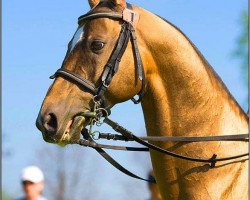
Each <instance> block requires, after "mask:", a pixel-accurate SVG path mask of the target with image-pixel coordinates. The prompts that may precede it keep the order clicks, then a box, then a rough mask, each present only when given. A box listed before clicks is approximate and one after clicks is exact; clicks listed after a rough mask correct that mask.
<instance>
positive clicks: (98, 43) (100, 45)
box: [90, 40, 104, 52]
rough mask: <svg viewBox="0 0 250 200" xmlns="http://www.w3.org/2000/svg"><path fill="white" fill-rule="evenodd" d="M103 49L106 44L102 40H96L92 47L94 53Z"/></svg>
mask: <svg viewBox="0 0 250 200" xmlns="http://www.w3.org/2000/svg"><path fill="white" fill-rule="evenodd" d="M103 47H104V42H102V41H100V40H94V41H93V42H92V43H91V45H90V48H91V50H92V51H94V52H96V51H99V50H101V49H102V48H103Z"/></svg>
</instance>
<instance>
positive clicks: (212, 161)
mask: <svg viewBox="0 0 250 200" xmlns="http://www.w3.org/2000/svg"><path fill="white" fill-rule="evenodd" d="M104 122H105V123H106V124H108V125H109V126H111V127H112V128H113V129H114V130H115V131H116V132H119V133H121V134H122V135H123V136H124V137H127V138H128V139H130V138H131V140H132V141H136V142H137V143H139V144H141V145H143V146H145V147H148V148H149V149H152V150H155V151H158V152H160V153H163V154H166V155H169V156H172V157H175V158H180V159H183V160H189V161H194V162H201V163H210V164H211V167H215V163H216V162H220V161H227V160H233V159H237V158H241V157H245V156H249V153H245V154H240V155H236V156H230V157H224V158H216V157H217V155H216V154H213V156H212V157H211V158H193V157H189V156H183V155H181V154H177V153H174V152H171V151H169V150H166V149H163V148H161V147H158V146H156V145H153V144H151V143H148V142H146V141H144V140H142V139H140V138H139V137H137V136H136V135H134V134H133V133H132V132H130V131H128V130H127V129H125V128H124V127H122V126H120V125H119V124H118V123H116V122H114V121H112V120H111V119H109V118H105V119H104ZM243 135H244V136H245V139H248V140H246V141H247V142H249V135H248V134H247V135H245V134H243ZM241 137H242V136H241ZM224 139H225V138H224ZM230 139H231V138H230ZM199 140H200V141H202V139H201V138H199ZM217 141H218V140H217ZM237 141H238V140H237ZM183 142H184V141H183Z"/></svg>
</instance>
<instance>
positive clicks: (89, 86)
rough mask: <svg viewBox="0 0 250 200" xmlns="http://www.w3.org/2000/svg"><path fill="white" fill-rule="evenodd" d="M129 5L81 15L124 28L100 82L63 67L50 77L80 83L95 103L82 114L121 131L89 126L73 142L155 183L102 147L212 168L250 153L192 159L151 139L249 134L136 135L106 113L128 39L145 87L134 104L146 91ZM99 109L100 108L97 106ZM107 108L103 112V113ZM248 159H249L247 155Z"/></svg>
mask: <svg viewBox="0 0 250 200" xmlns="http://www.w3.org/2000/svg"><path fill="white" fill-rule="evenodd" d="M127 7H128V8H125V9H124V11H123V13H115V12H93V9H92V10H91V11H90V12H88V13H87V14H85V15H82V16H80V17H79V18H78V24H79V25H80V24H81V23H82V22H85V21H87V20H92V19H96V18H110V19H114V20H119V21H122V22H123V23H122V25H121V31H120V33H119V37H118V39H117V42H116V45H115V47H114V49H113V51H112V53H111V55H110V57H109V59H108V61H107V63H106V65H105V66H104V70H103V72H102V74H101V77H100V79H99V80H100V84H98V86H96V85H97V83H96V84H95V83H92V82H91V81H89V80H87V79H84V78H83V77H81V76H79V75H78V74H75V73H73V72H71V71H69V70H67V69H64V68H60V69H58V70H57V71H56V72H55V74H54V75H52V76H51V77H50V78H51V79H54V78H56V77H62V78H64V79H66V80H68V81H70V82H72V83H75V84H77V85H78V86H79V87H81V88H82V89H83V90H85V91H87V92H89V93H91V94H92V95H93V96H94V98H93V101H94V103H95V106H94V109H93V111H92V112H84V113H82V114H81V115H82V116H84V117H89V118H90V119H91V128H90V129H92V125H93V124H94V123H96V124H100V118H101V117H104V120H103V122H104V123H106V124H108V125H109V126H111V127H112V128H113V129H114V130H115V131H116V132H118V133H119V134H111V133H100V132H98V131H96V132H91V131H89V130H87V129H86V128H85V129H83V131H82V135H83V139H80V140H78V141H72V144H79V145H82V146H85V147H91V148H93V149H95V150H96V151H97V152H98V153H99V154H100V155H101V156H103V157H104V158H105V159H106V160H107V161H108V162H109V163H111V164H112V165H113V166H114V167H115V168H117V169H118V170H120V171H121V172H123V173H125V174H127V175H128V176H131V177H133V178H136V179H141V180H144V181H147V182H151V183H156V181H155V179H154V178H151V179H144V178H141V177H139V176H137V175H135V174H134V173H132V172H130V171H128V170H127V169H125V168H124V167H122V166H121V165H120V164H119V163H118V162H116V161H115V160H114V159H113V158H112V157H111V156H110V155H109V154H107V153H106V152H105V151H104V150H103V149H112V150H124V151H137V152H142V151H149V150H155V151H158V152H160V153H163V154H166V155H169V156H172V157H175V158H179V159H184V160H189V161H193V162H200V163H208V164H210V167H215V164H216V163H217V162H220V161H227V160H234V159H237V158H242V157H246V156H249V153H245V154H240V155H236V156H231V157H223V158H217V155H216V154H213V155H212V156H211V158H192V157H188V156H183V155H181V154H177V153H174V152H172V151H169V150H166V149H163V148H160V147H159V146H156V145H153V144H152V143H149V142H148V141H158V142H185V143H190V142H209V141H241V142H249V134H239V135H219V136H201V137H198V136H194V137H174V136H166V137H137V136H136V135H134V134H133V133H132V132H130V131H128V130H127V129H125V128H124V127H122V126H120V125H119V124H118V123H116V122H114V121H112V120H111V119H109V118H108V117H107V116H108V115H109V114H110V110H109V108H108V107H105V98H104V93H105V91H106V90H107V88H108V86H109V85H110V83H111V81H112V78H113V77H114V75H115V74H116V72H117V71H118V68H119V63H120V60H121V58H122V56H123V54H124V52H125V50H126V47H127V45H128V42H129V40H130V41H131V43H132V48H133V53H134V58H135V61H136V62H135V68H136V72H137V77H136V78H138V79H139V80H140V81H141V83H142V88H141V90H140V92H139V93H138V97H139V98H138V99H137V100H136V99H135V98H134V97H133V98H132V99H131V100H132V101H133V102H134V103H135V104H138V103H140V101H141V99H142V97H143V94H144V91H145V75H144V68H143V63H142V60H141V56H140V52H139V48H138V45H137V42H136V35H135V29H134V27H133V24H134V22H135V20H136V18H138V16H137V15H138V14H137V13H135V12H134V11H133V10H132V6H131V5H130V4H127ZM97 108H99V109H97ZM100 110H101V111H104V112H100ZM99 139H107V140H120V141H127V142H129V141H135V142H137V143H139V144H141V145H143V146H144V147H127V146H114V145H105V144H99V143H96V141H95V140H99ZM246 159H248V158H246Z"/></svg>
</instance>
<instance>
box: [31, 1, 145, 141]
mask: <svg viewBox="0 0 250 200" xmlns="http://www.w3.org/2000/svg"><path fill="white" fill-rule="evenodd" d="M89 4H90V6H91V8H92V9H91V10H90V11H89V12H88V13H87V14H86V15H83V16H82V17H80V18H79V21H78V22H79V26H78V29H77V31H76V33H75V34H74V36H73V38H72V40H71V41H70V42H69V44H68V51H67V53H66V56H65V58H64V61H63V63H62V67H61V69H60V70H58V71H57V73H56V74H55V76H54V77H53V78H55V81H54V82H53V84H52V85H51V87H50V88H49V90H48V92H47V94H46V97H45V99H44V102H43V104H42V106H41V109H40V112H39V115H38V117H37V122H36V125H37V127H38V129H39V130H40V131H41V132H42V133H43V138H44V140H45V141H47V142H52V143H58V144H68V143H70V142H72V140H76V139H79V138H80V132H81V130H82V129H83V128H84V127H85V126H86V125H87V124H88V123H89V119H88V118H86V117H85V116H82V115H81V113H84V112H87V111H93V108H94V106H95V104H96V101H97V100H96V99H98V102H99V103H100V102H101V103H100V104H102V108H103V109H107V108H111V107H112V106H113V105H115V104H116V103H119V102H123V101H126V100H128V99H131V98H132V97H133V96H135V95H136V94H138V93H139V92H140V90H141V87H142V82H141V81H138V80H139V79H138V76H137V71H138V70H140V69H136V67H135V65H136V62H137V61H136V59H135V57H134V52H133V48H134V47H133V44H132V42H131V37H132V36H131V34H132V33H131V30H129V31H127V32H126V31H125V29H126V30H127V29H131V28H133V25H132V23H130V22H126V21H124V19H122V17H124V10H126V2H125V0H108V1H101V2H99V1H96V0H95V1H91V0H89ZM105 13H106V14H109V15H110V16H108V17H105V16H103V14H104V15H105ZM96 14H97V15H98V16H96ZM134 22H135V21H134ZM125 25H126V26H125ZM122 29H124V30H122ZM133 30H134V29H133ZM114 54H115V55H114ZM116 54H117V55H116ZM121 57H122V58H121ZM118 66H119V70H118ZM67 73H68V76H67V77H65V76H66V75H67ZM65 74H66V75H65ZM114 74H115V76H114ZM72 76H73V78H72ZM74 77H75V78H74ZM76 79H77V80H79V79H80V81H77V80H76ZM111 80H112V81H111ZM79 82H80V83H79ZM82 82H84V83H85V86H86V84H87V86H86V87H84V86H83V87H82V84H81V83H82ZM107 87H108V89H107ZM100 90H101V91H100Z"/></svg>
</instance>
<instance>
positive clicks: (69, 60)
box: [37, 0, 248, 200]
mask: <svg viewBox="0 0 250 200" xmlns="http://www.w3.org/2000/svg"><path fill="white" fill-rule="evenodd" d="M89 3H90V6H91V8H92V10H91V11H90V12H89V13H88V14H87V15H84V16H83V17H82V20H81V17H80V18H79V19H80V20H79V28H78V30H77V32H76V34H75V35H74V37H73V39H72V40H71V41H70V43H69V49H68V52H67V54H66V57H65V59H64V61H63V64H62V68H61V70H59V71H58V72H57V73H56V74H55V76H54V78H56V79H55V81H54V83H53V84H52V86H51V87H50V89H49V91H48V93H47V95H46V97H45V99H44V102H43V104H42V107H41V110H40V113H39V115H38V118H37V127H38V128H39V129H40V130H41V132H42V133H43V137H44V139H45V140H46V141H48V142H53V143H58V144H63V145H65V144H68V143H72V141H74V140H77V139H79V138H80V132H81V130H82V129H83V128H84V127H85V126H87V125H88V123H89V119H88V117H83V116H80V115H79V113H83V112H86V111H92V110H93V106H95V102H96V101H100V102H101V101H102V102H105V105H103V107H106V108H107V107H108V108H111V107H112V106H114V105H115V104H117V103H120V102H124V101H127V100H129V99H131V98H133V96H135V95H136V94H139V97H140V99H139V100H141V105H142V109H143V113H144V118H145V123H146V130H147V135H148V136H214V135H228V134H234V135H237V134H243V133H244V134H245V133H248V117H247V115H246V114H245V113H244V112H243V110H242V109H241V108H240V106H239V105H238V104H237V102H236V101H235V100H234V98H233V97H232V96H231V94H230V93H229V91H228V90H227V88H226V87H225V85H224V84H223V83H222V81H221V79H220V78H219V77H218V75H217V74H216V73H215V72H214V71H213V69H212V68H211V66H210V65H209V64H208V62H207V61H206V60H205V59H204V58H203V56H202V55H201V53H200V52H199V51H198V50H197V48H196V47H195V46H194V45H193V44H192V42H191V41H190V40H189V39H188V38H187V37H186V36H185V35H184V34H183V33H182V32H181V31H180V30H179V29H178V28H176V27H175V26H174V25H172V24H171V23H169V22H166V21H164V20H163V19H161V18H160V17H158V16H156V15H154V14H152V13H150V12H148V11H146V10H144V9H142V8H139V7H136V6H132V9H133V12H134V13H132V14H131V12H129V11H128V9H127V8H126V7H127V5H126V2H125V0H106V1H99V0H89ZM130 10H131V9H130ZM105 13H106V14H105ZM130 17H131V24H130V23H125V22H126V18H130ZM120 18H121V19H120ZM132 18H133V19H132ZM124 21H125V22H124ZM121 27H122V29H121ZM159 33H161V34H159ZM135 35H136V36H135ZM135 41H136V42H135ZM137 45H138V46H137ZM142 64H143V67H142ZM118 65H119V68H118ZM111 80H112V81H111ZM79 84H80V86H79ZM81 85H83V86H84V87H81ZM134 101H135V100H134ZM152 143H153V144H155V145H157V146H159V147H161V148H163V149H168V150H171V151H174V152H175V153H178V154H182V155H184V156H189V157H195V158H210V157H211V156H212V155H213V154H214V153H216V154H217V155H218V156H219V157H228V156H232V155H237V154H243V153H246V152H247V151H248V144H247V143H246V142H241V141H229V142H228V141H226V142H225V141H213V142H205V143H204V142H180V143H176V142H152ZM150 155H151V159H152V164H153V168H154V172H155V176H156V181H157V184H158V186H159V189H160V192H161V195H162V198H163V199H183V200H194V199H195V200H198V199H199V200H207V199H211V200H218V199H223V200H225V199H230V200H236V199H237V200H238V199H239V200H243V199H244V200H246V199H247V198H248V196H247V195H248V161H247V159H242V158H238V159H234V160H230V161H223V162H220V163H217V164H216V166H215V167H213V168H211V167H210V166H209V165H208V164H204V163H199V162H191V161H187V160H182V159H178V158H174V157H170V156H168V155H164V154H161V153H159V152H157V151H154V150H150Z"/></svg>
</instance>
